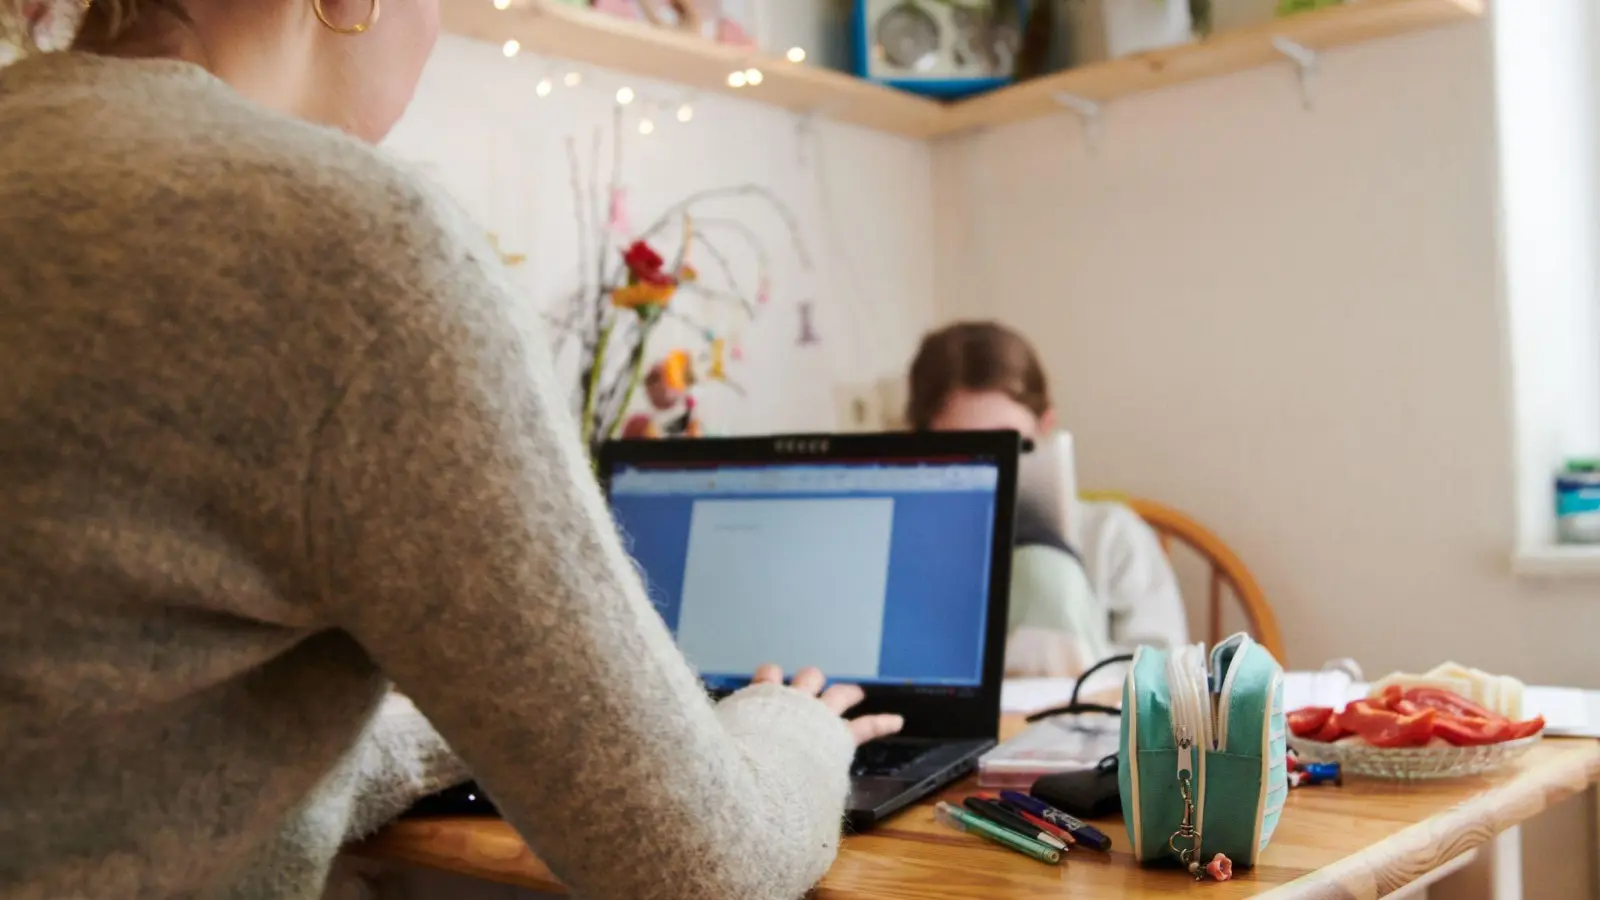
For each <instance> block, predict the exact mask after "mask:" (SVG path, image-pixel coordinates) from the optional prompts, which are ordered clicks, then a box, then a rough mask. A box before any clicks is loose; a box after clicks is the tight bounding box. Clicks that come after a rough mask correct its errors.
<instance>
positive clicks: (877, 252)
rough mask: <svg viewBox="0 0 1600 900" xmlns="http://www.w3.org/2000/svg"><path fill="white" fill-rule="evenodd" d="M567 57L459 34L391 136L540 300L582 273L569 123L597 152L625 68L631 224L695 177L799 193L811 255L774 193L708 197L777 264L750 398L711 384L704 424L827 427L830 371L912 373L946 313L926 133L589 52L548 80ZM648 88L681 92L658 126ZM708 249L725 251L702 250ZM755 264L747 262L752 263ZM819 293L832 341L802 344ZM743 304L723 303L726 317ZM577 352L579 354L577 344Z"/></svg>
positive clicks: (651, 214)
mask: <svg viewBox="0 0 1600 900" xmlns="http://www.w3.org/2000/svg"><path fill="white" fill-rule="evenodd" d="M569 68H570V67H569V66H565V65H561V64H557V63H549V62H546V61H542V60H539V59H535V58H531V57H528V56H520V57H517V58H515V59H506V58H505V57H504V56H503V55H502V54H501V52H500V49H499V48H498V47H493V46H489V45H486V44H479V43H474V42H470V41H466V40H462V39H459V38H452V37H446V38H445V39H443V40H442V41H441V42H440V44H439V47H438V49H437V51H436V52H435V53H434V56H433V58H432V60H431V61H430V63H429V66H428V70H427V73H426V75H425V76H424V78H423V82H422V86H421V88H420V90H419V93H418V96H417V99H416V102H415V103H414V104H413V105H412V107H411V109H410V111H409V112H408V114H407V115H406V118H405V119H404V120H403V121H402V122H401V123H400V125H399V126H398V127H397V128H396V130H395V132H394V134H393V135H392V136H391V138H390V140H389V142H388V146H389V148H390V149H391V150H393V151H394V152H396V153H397V154H398V155H400V156H402V157H404V158H406V159H409V160H411V161H414V162H418V163H423V164H426V165H427V166H428V167H429V168H430V169H432V171H433V172H434V173H435V175H436V177H437V178H438V179H439V180H441V181H442V182H444V183H445V184H446V185H447V186H448V187H449V188H451V190H452V192H453V193H454V194H456V195H457V196H458V198H459V199H461V201H462V202H463V203H464V204H465V205H466V206H467V208H468V209H469V211H470V212H472V213H473V215H474V216H476V217H477V218H478V219H479V220H480V221H481V222H482V223H483V225H484V227H485V228H486V229H489V230H492V231H496V232H498V233H499V234H500V235H501V238H502V247H503V248H504V249H505V250H507V251H513V252H518V253H526V254H528V255H529V260H528V262H527V264H526V265H524V266H523V267H521V268H520V269H518V270H517V274H518V275H519V277H520V278H521V279H522V281H523V283H524V284H526V286H527V288H528V298H529V299H528V312H529V313H530V314H535V313H537V311H539V310H547V311H550V312H554V311H556V310H557V309H558V308H560V306H561V304H562V301H563V298H564V297H565V296H566V295H567V293H568V292H569V291H570V290H571V289H572V288H573V286H574V285H575V283H576V280H577V275H576V269H577V259H578V255H577V254H578V229H577V226H576V224H575V211H574V210H575V202H574V200H573V191H572V188H571V184H570V178H569V168H568V164H567V141H568V138H569V137H571V138H574V139H575V141H576V145H577V147H578V150H579V156H580V157H581V159H582V162H583V165H584V166H585V167H586V168H587V167H589V166H590V162H591V158H592V149H593V147H594V146H595V145H594V139H595V137H596V135H598V134H602V133H607V132H605V129H606V127H607V126H608V125H609V122H610V120H611V116H612V110H613V108H614V101H613V96H614V94H615V91H616V89H617V88H618V87H621V86H623V85H627V86H630V87H632V88H633V89H634V90H635V91H636V93H637V94H638V95H639V97H640V100H641V103H636V104H635V105H634V106H633V107H631V108H630V109H629V110H628V113H627V116H628V118H627V125H626V127H625V129H624V132H623V133H624V147H623V156H624V172H625V175H626V178H625V181H626V184H627V185H628V187H629V189H630V206H631V207H632V209H631V213H632V218H633V219H634V221H635V224H636V225H638V226H641V227H642V226H643V225H645V224H647V223H648V222H649V221H650V220H651V219H653V218H655V217H656V216H657V215H659V214H660V213H661V212H662V210H663V208H664V207H666V206H667V205H669V204H671V203H673V202H675V201H677V200H679V199H682V198H683V197H684V196H686V195H688V194H690V193H692V192H695V191H698V190H703V189H707V188H714V187H721V186H728V185H736V184H745V183H751V184H757V185H760V186H762V187H765V188H768V189H770V190H772V191H774V192H775V193H776V194H777V195H778V196H779V197H780V198H781V199H783V200H784V201H785V202H786V203H787V204H788V205H789V206H790V208H791V209H793V211H794V213H795V215H796V216H797V218H798V219H799V222H800V230H801V232H802V234H803V236H804V239H805V241H806V243H807V245H808V247H809V250H810V252H811V255H812V257H813V266H812V268H811V270H810V271H807V270H806V269H805V267H804V266H802V265H801V264H800V261H799V258H798V257H797V256H796V255H795V254H793V253H791V252H790V251H789V241H788V237H787V232H786V230H785V229H784V228H783V226H782V224H781V221H780V220H779V219H778V218H777V217H776V216H774V215H772V214H770V213H769V212H767V211H766V209H765V208H763V207H760V206H758V205H755V204H750V203H727V204H722V205H720V206H717V207H714V208H708V209H707V210H706V211H705V214H707V215H717V216H725V217H730V218H738V219H740V220H742V221H744V222H745V223H746V224H748V225H749V226H750V227H751V228H752V229H753V230H754V231H755V232H756V233H757V234H758V235H759V237H760V238H761V239H762V240H763V242H764V243H765V244H766V246H767V247H768V249H769V250H770V251H771V253H772V261H773V266H774V272H775V274H774V281H773V291H772V297H773V299H772V303H771V305H770V306H769V307H767V308H766V309H765V310H763V312H762V315H761V317H760V319H759V320H758V322H757V323H756V324H754V325H751V326H747V327H746V328H745V330H744V336H745V338H746V344H747V349H746V363H745V364H743V365H741V366H736V367H735V370H734V372H733V375H734V377H735V378H736V379H738V380H739V381H740V382H741V383H742V385H743V387H745V388H746V390H747V392H748V399H743V400H741V399H739V397H738V395H736V394H734V393H733V392H730V391H726V390H721V389H719V386H716V385H711V386H708V387H707V388H706V389H705V390H704V391H702V392H701V398H702V403H703V406H702V409H703V410H704V411H705V412H706V416H707V419H708V424H709V425H710V426H711V427H712V428H713V429H714V430H718V431H728V432H752V431H773V430H785V429H797V430H828V429H831V428H833V427H834V424H835V414H836V402H835V398H834V391H833V385H834V384H836V383H865V384H870V383H871V382H873V381H875V380H877V379H880V378H883V377H886V376H888V375H897V374H899V372H900V370H901V369H902V367H903V366H904V360H907V359H909V358H910V354H911V353H912V351H913V350H914V349H915V342H916V340H917V339H918V338H919V337H920V336H921V334H922V332H923V331H924V330H925V329H927V328H928V327H930V326H931V325H932V324H933V323H934V315H935V313H934V299H933V298H934V289H933V265H932V260H933V224H932V223H933V197H932V194H931V192H930V191H929V189H928V186H929V184H930V183H931V151H930V149H929V148H928V146H927V145H926V144H922V143H918V142H913V141H908V140H903V139H900V138H896V137H891V136H887V135H882V134H878V133H875V132H870V131H866V130H863V129H857V128H850V127H844V126H836V125H832V124H829V123H818V124H817V125H816V126H815V128H814V129H807V128H805V127H802V123H801V121H800V120H799V119H798V118H797V117H795V116H793V115H791V114H788V113H785V112H781V111H778V110H775V109H773V108H770V107H766V106H761V105H758V104H753V103H746V102H741V101H735V100H730V99H724V98H720V97H706V98H692V97H689V96H688V95H686V94H685V93H684V92H683V90H682V89H681V88H677V87H674V86H669V85H660V84H650V83H647V82H644V81H642V80H640V79H636V78H625V77H623V76H621V75H618V74H615V73H609V72H605V71H594V70H587V69H585V70H582V71H583V74H584V75H585V78H584V83H583V86H581V87H579V88H576V89H572V90H567V89H564V88H562V87H557V88H556V89H555V91H554V92H553V93H552V94H551V95H550V96H549V97H547V98H544V99H539V98H538V97H537V95H536V92H535V87H536V85H537V84H538V82H539V81H540V80H541V78H542V77H544V76H545V75H546V74H554V75H556V76H557V78H556V83H557V84H558V85H559V84H560V81H561V79H560V77H559V76H560V75H562V74H564V73H565V72H566V71H568V69H569ZM686 99H688V100H693V107H694V118H693V120H692V121H691V122H690V123H689V124H687V125H680V124H679V123H678V122H677V121H676V120H675V118H674V117H673V115H672V114H671V113H672V111H674V110H675V109H676V107H677V105H678V103H679V102H680V101H681V100H686ZM646 100H654V101H661V102H664V103H666V104H667V106H668V110H667V114H666V115H657V116H655V118H654V120H655V121H656V123H657V124H658V130H657V131H656V132H655V133H654V134H652V135H650V136H648V137H646V136H642V135H640V134H639V133H638V131H637V120H638V116H639V115H640V110H641V107H642V101H646ZM610 146H611V145H610V142H609V137H607V138H606V139H605V140H604V141H602V142H601V153H600V154H599V156H600V160H601V163H602V165H603V166H608V165H609V162H608V161H609V158H610ZM602 184H603V182H602ZM733 255H736V256H742V257H743V258H744V260H745V261H746V262H748V259H749V258H750V255H749V254H733ZM695 262H696V263H697V265H698V266H699V267H700V268H701V269H702V270H710V269H712V268H713V266H712V265H711V263H710V261H709V260H708V259H707V258H706V257H705V256H704V255H703V254H702V255H701V256H699V257H697V258H695ZM736 265H740V263H739V262H738V261H736ZM750 274H751V271H750V270H749V269H746V271H744V272H742V273H741V277H749V276H750ZM808 298H814V299H815V300H816V302H817V324H818V328H819V330H820V331H821V333H822V337H823V341H822V343H821V344H820V345H813V346H810V347H800V346H798V343H797V339H798V335H799V318H798V315H799V314H798V310H797V304H798V303H799V302H800V301H802V300H805V299H808ZM675 302H676V301H675ZM731 321H732V317H731V316H712V317H711V322H712V324H713V325H714V326H718V325H721V326H726V325H729V324H731ZM662 337H663V339H662V340H660V341H658V342H657V343H656V346H657V348H658V349H659V350H660V351H662V352H664V351H666V350H668V349H670V348H671V347H672V346H673V340H672V336H671V335H667V334H664V335H663V336H662ZM565 362H566V363H567V364H568V367H569V368H570V364H571V360H570V359H569V360H566V361H565Z"/></svg>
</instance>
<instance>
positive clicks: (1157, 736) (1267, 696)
mask: <svg viewBox="0 0 1600 900" xmlns="http://www.w3.org/2000/svg"><path fill="white" fill-rule="evenodd" d="M1287 759H1288V747H1287V736H1286V733H1285V730H1284V720H1283V667H1282V666H1280V665H1279V664H1278V661H1277V660H1275V659H1273V658H1272V654H1271V653H1269V652H1268V651H1267V649H1266V648H1265V647H1263V646H1261V645H1260V644H1258V643H1256V642H1255V641H1253V640H1251V638H1250V636H1249V635H1247V634H1236V635H1234V636H1232V637H1230V638H1228V639H1227V640H1225V641H1223V642H1221V643H1219V644H1217V645H1216V646H1215V647H1213V648H1212V649H1211V651H1210V653H1209V654H1208V653H1207V652H1206V648H1205V645H1204V644H1193V645H1190V646H1186V647H1180V648H1177V649H1175V650H1172V651H1165V650H1158V649H1155V648H1153V647H1140V648H1139V649H1138V650H1137V652H1135V653H1134V657H1133V664H1132V666H1131V668H1130V671H1129V673H1128V677H1127V680H1126V681H1124V682H1123V686H1122V738H1121V746H1120V749H1119V751H1118V754H1117V780H1118V787H1119V788H1120V793H1121V796H1122V817H1123V821H1124V822H1126V823H1127V826H1128V843H1129V846H1130V847H1131V848H1132V851H1133V855H1134V858H1135V859H1137V860H1139V862H1141V863H1158V862H1172V863H1178V864H1179V865H1182V866H1184V867H1185V868H1187V869H1189V870H1190V871H1191V872H1195V871H1203V870H1204V869H1205V867H1206V865H1207V863H1208V862H1209V861H1211V860H1214V859H1216V858H1217V856H1218V855H1219V854H1221V855H1222V856H1223V857H1226V859H1227V861H1229V862H1230V863H1231V864H1233V865H1239V866H1244V867H1249V866H1253V865H1255V861H1256V858H1257V856H1258V855H1259V854H1260V852H1261V850H1263V849H1264V848H1265V847H1266V846H1267V843H1268V842H1269V841H1271V840H1272V833H1273V831H1274V830H1275V829H1276V828H1277V826H1278V819H1279V818H1280V817H1281V816H1282V814H1283V804H1284V800H1285V799H1286V798H1287V797H1288V794H1289V787H1288V774H1287V771H1286V766H1287Z"/></svg>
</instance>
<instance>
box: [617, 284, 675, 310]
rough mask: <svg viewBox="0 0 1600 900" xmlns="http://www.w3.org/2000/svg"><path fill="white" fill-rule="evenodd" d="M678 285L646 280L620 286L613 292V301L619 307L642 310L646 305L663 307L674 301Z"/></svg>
mask: <svg viewBox="0 0 1600 900" xmlns="http://www.w3.org/2000/svg"><path fill="white" fill-rule="evenodd" d="M677 291H678V287H677V285H674V284H651V283H648V282H644V281H639V282H635V283H633V284H629V285H625V286H623V287H619V288H617V289H615V290H613V291H612V292H611V303H612V305H613V306H616V307H617V308H619V309H631V310H634V311H636V312H637V311H639V310H642V309H644V308H646V307H652V306H655V307H661V306H666V305H667V304H668V303H671V302H672V295H673V294H675V293H677Z"/></svg>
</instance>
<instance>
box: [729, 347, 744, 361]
mask: <svg viewBox="0 0 1600 900" xmlns="http://www.w3.org/2000/svg"><path fill="white" fill-rule="evenodd" d="M728 356H729V357H730V358H732V359H733V361H734V362H740V361H742V360H743V359H744V347H743V346H742V345H740V344H734V345H733V349H731V350H729V351H728Z"/></svg>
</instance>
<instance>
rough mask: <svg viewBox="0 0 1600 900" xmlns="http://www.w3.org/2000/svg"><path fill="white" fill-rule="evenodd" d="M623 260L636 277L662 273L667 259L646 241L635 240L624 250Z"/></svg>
mask: <svg viewBox="0 0 1600 900" xmlns="http://www.w3.org/2000/svg"><path fill="white" fill-rule="evenodd" d="M622 262H623V264H625V265H626V266H627V267H628V272H629V274H631V275H633V276H634V277H636V278H646V277H647V276H651V275H658V274H660V273H661V267H662V265H664V264H665V263H666V260H664V259H662V258H661V254H659V253H657V252H656V251H654V250H652V249H650V245H649V244H646V243H645V242H644V241H634V242H633V243H632V244H631V245H629V246H628V249H627V250H624V251H623V252H622Z"/></svg>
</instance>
